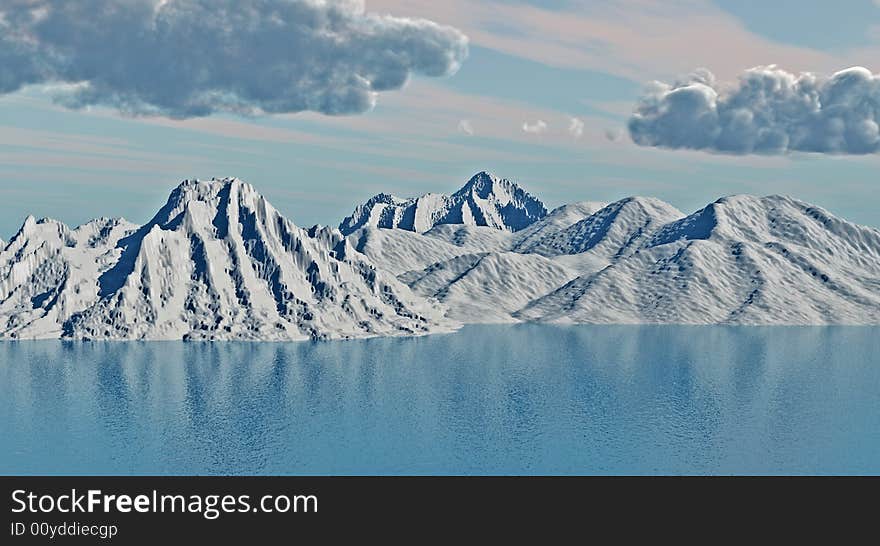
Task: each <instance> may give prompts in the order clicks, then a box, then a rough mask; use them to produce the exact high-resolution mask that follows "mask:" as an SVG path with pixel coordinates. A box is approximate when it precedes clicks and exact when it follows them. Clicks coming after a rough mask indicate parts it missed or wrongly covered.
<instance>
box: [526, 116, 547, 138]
mask: <svg viewBox="0 0 880 546" xmlns="http://www.w3.org/2000/svg"><path fill="white" fill-rule="evenodd" d="M547 129H548V126H547V122H546V121H544V120H543V119H539V120H537V121H535V122H534V123H530V122H528V121H526V122H524V123H523V124H522V130H523V132H524V133H529V134H530V135H542V134H544V133H546V132H547Z"/></svg>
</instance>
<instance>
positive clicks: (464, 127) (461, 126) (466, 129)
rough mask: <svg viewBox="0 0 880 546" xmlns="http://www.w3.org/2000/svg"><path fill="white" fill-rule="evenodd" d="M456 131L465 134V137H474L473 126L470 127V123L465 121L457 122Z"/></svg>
mask: <svg viewBox="0 0 880 546" xmlns="http://www.w3.org/2000/svg"><path fill="white" fill-rule="evenodd" d="M458 131H459V132H460V133H464V134H466V135H467V136H474V126H473V125H471V122H470V121H469V120H466V119H463V120H461V121H459V122H458Z"/></svg>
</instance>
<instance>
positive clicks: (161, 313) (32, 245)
mask: <svg viewBox="0 0 880 546" xmlns="http://www.w3.org/2000/svg"><path fill="white" fill-rule="evenodd" d="M120 225H121V224H120ZM126 227H127V229H125V230H124V231H123V230H121V229H120V228H119V227H115V228H114V227H112V226H108V225H102V224H100V223H96V224H93V223H90V224H87V225H86V226H84V227H82V228H78V229H77V230H75V231H73V232H71V231H70V230H68V229H67V228H66V227H65V226H63V224H60V223H58V222H53V221H48V220H47V221H42V222H35V221H34V220H33V219H32V218H28V220H27V221H26V222H25V225H24V226H23V227H22V231H21V232H20V233H19V234H18V235H16V238H15V239H14V240H13V242H12V243H11V244H10V245H9V248H8V249H7V250H6V251H4V252H3V254H2V256H0V278H2V279H3V284H2V286H3V292H2V294H0V295H2V297H3V302H2V307H0V312H2V319H5V323H6V327H5V328H4V329H3V335H4V336H5V337H16V338H27V337H34V338H38V337H43V338H50V337H65V338H77V339H259V340H293V339H329V338H349V337H366V336H375V335H413V334H424V333H430V332H436V331H449V330H451V329H454V328H455V327H456V324H455V323H454V322H452V321H449V320H447V319H445V318H443V316H442V314H443V313H442V310H441V309H439V308H438V307H437V306H436V305H435V304H433V303H431V302H428V301H426V300H424V299H423V298H420V297H417V296H415V295H413V294H412V292H411V291H410V290H409V288H407V287H406V286H405V285H403V284H401V283H400V282H399V281H397V280H396V279H395V278H394V277H393V276H392V275H389V274H387V273H385V272H382V271H378V270H376V268H375V267H373V265H372V264H370V263H369V262H368V261H367V260H366V259H365V258H364V257H363V255H361V254H360V253H358V252H357V251H355V250H354V249H353V248H352V247H351V245H350V244H349V242H348V241H347V240H346V239H345V238H344V237H342V234H341V233H339V232H338V231H337V230H334V229H330V228H313V229H311V230H304V229H301V228H299V227H297V226H295V225H294V224H293V223H291V222H290V221H288V220H287V219H285V218H284V217H282V216H281V215H280V214H279V213H278V211H276V210H275V209H274V208H273V207H272V206H271V205H270V204H269V203H268V202H267V201H266V200H265V199H264V198H263V197H262V196H260V195H259V194H258V193H257V192H256V191H255V190H254V189H253V187H252V186H250V185H249V184H245V183H243V182H241V181H239V180H237V179H224V180H219V181H209V182H202V181H185V182H183V183H182V184H181V185H180V186H178V187H177V188H176V189H175V190H174V191H173V192H172V194H171V196H170V197H169V199H168V202H167V203H166V204H165V206H164V207H162V209H161V210H160V211H159V212H158V213H157V214H156V216H155V217H154V218H153V219H152V220H151V221H150V222H149V223H147V224H146V225H144V226H142V227H140V228H138V229H136V230H132V229H131V226H126ZM93 258H95V264H96V265H94V266H92V267H91V269H89V268H87V266H86V265H85V264H87V263H89V262H90V261H92V259H93ZM22 281H24V282H22ZM72 282H75V283H76V284H74V285H71V283H72ZM22 284H23V286H22ZM16 286H18V287H19V288H17V289H16V288H15V287H16ZM16 290H17V291H18V292H16ZM59 294H60V295H61V296H63V298H62V299H60V300H59V297H58V295H59ZM71 294H75V296H76V297H73V296H72V295H71ZM28 298H30V300H28ZM28 301H30V304H29V303H28ZM29 306H30V308H28V307H29Z"/></svg>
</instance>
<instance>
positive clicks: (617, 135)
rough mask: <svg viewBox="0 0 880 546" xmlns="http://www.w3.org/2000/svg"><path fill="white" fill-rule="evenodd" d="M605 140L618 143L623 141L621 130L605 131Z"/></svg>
mask: <svg viewBox="0 0 880 546" xmlns="http://www.w3.org/2000/svg"><path fill="white" fill-rule="evenodd" d="M605 139H606V140H608V141H609V142H620V141H621V140H623V130H622V129H605Z"/></svg>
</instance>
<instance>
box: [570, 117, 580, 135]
mask: <svg viewBox="0 0 880 546" xmlns="http://www.w3.org/2000/svg"><path fill="white" fill-rule="evenodd" d="M568 134H570V135H571V136H573V137H574V138H581V137H582V136H584V121H583V120H582V119H578V118H571V119H570V120H569V122H568Z"/></svg>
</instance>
